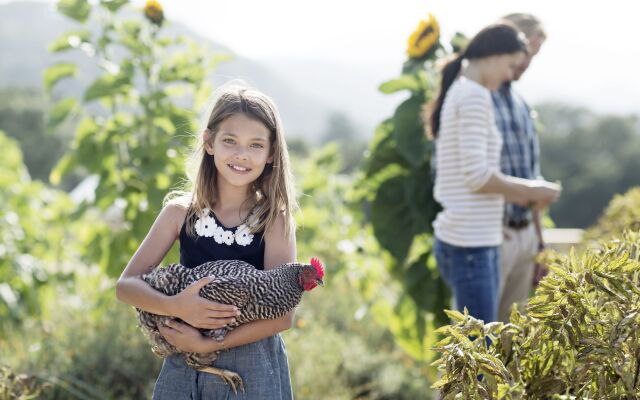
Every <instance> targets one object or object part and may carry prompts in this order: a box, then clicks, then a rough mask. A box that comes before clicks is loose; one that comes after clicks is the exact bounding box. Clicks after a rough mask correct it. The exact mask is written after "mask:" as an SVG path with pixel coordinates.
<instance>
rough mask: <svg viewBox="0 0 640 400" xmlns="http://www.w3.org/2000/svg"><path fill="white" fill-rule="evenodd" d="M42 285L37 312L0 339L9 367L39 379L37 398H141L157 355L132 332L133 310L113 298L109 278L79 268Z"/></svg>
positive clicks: (150, 384)
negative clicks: (70, 277) (41, 387)
mask: <svg viewBox="0 0 640 400" xmlns="http://www.w3.org/2000/svg"><path fill="white" fill-rule="evenodd" d="M42 290H43V292H44V293H43V301H42V307H43V310H42V313H41V316H40V317H39V318H33V319H31V318H29V319H27V320H26V321H25V324H24V327H23V329H22V332H23V333H20V331H12V332H9V333H8V335H7V336H6V340H5V341H3V342H0V355H1V356H2V359H3V360H4V361H5V362H7V363H10V365H11V366H12V367H13V368H14V370H16V371H17V370H19V371H29V374H30V375H34V376H36V377H37V378H38V381H39V382H41V383H47V387H46V388H45V389H44V390H43V392H42V393H41V394H40V396H39V397H38V398H39V399H141V398H149V397H150V395H151V389H152V387H153V383H154V381H155V379H156V378H157V375H158V372H159V370H160V365H161V360H160V359H159V358H157V357H156V356H155V355H153V353H152V352H151V350H150V349H149V346H148V342H147V340H146V338H145V337H144V336H143V335H142V334H141V332H140V330H139V329H138V327H137V319H136V316H135V311H134V310H133V309H132V308H131V307H128V306H126V305H124V304H122V303H119V302H118V301H117V300H116V299H115V296H114V281H113V279H110V278H108V277H106V276H105V275H104V273H103V272H101V271H100V270H98V269H96V268H93V269H85V270H83V271H78V272H77V273H76V274H75V277H74V279H73V280H70V281H68V282H66V283H61V284H56V285H54V284H51V285H47V286H46V287H43V289H42ZM24 332H28V333H29V334H28V335H25V334H24Z"/></svg>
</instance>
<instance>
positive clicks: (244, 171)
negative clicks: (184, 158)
mask: <svg viewBox="0 0 640 400" xmlns="http://www.w3.org/2000/svg"><path fill="white" fill-rule="evenodd" d="M205 135H207V133H205ZM270 136H271V135H270V132H269V129H268V128H267V127H266V126H265V125H264V124H263V123H262V122H260V121H258V120H255V119H252V118H249V117H248V116H246V115H245V114H234V115H232V116H231V117H228V118H227V119H225V120H224V121H222V122H221V123H220V126H219V127H218V131H217V132H215V133H214V137H215V138H214V140H213V144H211V143H210V141H207V140H206V139H207V136H205V138H204V139H205V150H206V152H207V153H208V154H209V155H212V156H213V159H214V163H215V166H216V169H217V172H218V183H219V184H224V183H228V184H230V185H233V186H244V187H248V186H249V185H251V183H253V182H254V181H255V180H256V179H258V177H259V176H260V174H262V171H264V168H265V166H266V165H267V163H271V162H273V155H272V154H271V142H270Z"/></svg>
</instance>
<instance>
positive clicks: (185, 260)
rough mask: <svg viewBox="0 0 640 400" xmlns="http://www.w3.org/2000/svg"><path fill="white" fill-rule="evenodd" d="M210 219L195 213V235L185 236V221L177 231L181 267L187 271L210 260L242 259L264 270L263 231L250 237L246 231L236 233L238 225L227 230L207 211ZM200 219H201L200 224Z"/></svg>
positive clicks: (193, 217)
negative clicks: (178, 234)
mask: <svg viewBox="0 0 640 400" xmlns="http://www.w3.org/2000/svg"><path fill="white" fill-rule="evenodd" d="M208 214H209V217H210V218H206V216H205V215H202V214H201V215H198V214H194V215H193V216H192V217H191V218H192V219H193V220H194V221H195V222H194V223H195V224H196V227H197V228H198V229H197V233H196V235H195V236H191V235H189V234H187V224H186V222H187V220H186V218H185V221H184V222H183V223H182V228H181V229H180V264H182V265H184V266H185V267H188V268H193V267H196V266H198V265H200V264H203V263H205V262H209V261H217V260H242V261H245V262H247V263H249V264H251V265H253V266H254V267H256V268H257V269H260V270H262V269H264V240H263V232H256V233H253V234H249V232H248V230H246V229H244V230H239V229H238V227H237V226H235V227H232V228H227V227H226V226H224V225H222V223H221V222H220V221H219V220H218V218H217V217H216V215H215V214H214V213H213V212H212V211H210V212H209V213H208ZM199 218H202V220H201V221H199Z"/></svg>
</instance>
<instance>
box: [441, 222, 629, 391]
mask: <svg viewBox="0 0 640 400" xmlns="http://www.w3.org/2000/svg"><path fill="white" fill-rule="evenodd" d="M550 263H551V271H552V272H551V273H550V274H549V275H548V276H547V277H545V278H544V279H543V280H542V281H541V283H540V286H539V287H538V289H537V290H536V293H535V296H534V297H533V298H531V299H530V300H529V302H528V305H527V308H526V310H527V314H526V315H524V316H523V315H521V314H520V313H519V312H518V311H517V309H516V308H514V309H513V311H512V314H511V320H510V323H508V324H502V323H497V322H494V323H489V324H486V325H483V323H482V322H481V321H478V320H476V319H474V318H472V317H470V316H469V315H467V313H466V312H465V313H464V314H463V313H460V312H456V311H454V312H448V314H449V316H450V317H451V318H452V320H453V324H452V325H450V326H446V327H443V328H441V329H440V332H441V333H443V334H445V335H446V337H445V338H444V339H443V340H442V341H441V342H440V343H438V345H437V349H438V351H440V352H441V353H442V356H441V358H440V359H439V360H438V361H437V362H436V364H437V365H438V366H439V368H440V369H441V370H442V378H441V379H440V380H439V381H438V382H436V383H435V384H434V386H433V387H434V388H439V389H441V390H442V395H443V396H444V398H445V399H453V398H459V397H460V396H461V397H462V398H465V399H487V398H489V399H543V398H544V399H547V398H558V399H560V398H563V399H569V398H572V399H573V398H581V399H582V398H589V399H635V398H638V397H639V396H640V335H639V334H638V332H640V329H639V328H640V232H637V231H636V232H627V233H625V234H624V236H623V240H617V241H613V242H609V243H602V248H601V249H600V250H587V251H586V252H585V253H584V254H582V255H581V256H578V255H576V253H575V252H572V253H571V255H569V256H557V255H556V256H555V257H552V259H551V260H550ZM487 340H488V341H490V345H489V346H487V345H486V343H487Z"/></svg>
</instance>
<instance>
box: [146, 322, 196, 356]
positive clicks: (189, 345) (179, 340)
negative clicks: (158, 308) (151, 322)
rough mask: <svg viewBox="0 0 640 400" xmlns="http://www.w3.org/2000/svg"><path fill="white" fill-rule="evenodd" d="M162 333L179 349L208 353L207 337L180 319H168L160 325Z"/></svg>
mask: <svg viewBox="0 0 640 400" xmlns="http://www.w3.org/2000/svg"><path fill="white" fill-rule="evenodd" d="M158 330H159V331H160V334H161V335H162V336H163V337H164V338H165V339H166V340H167V342H169V343H171V344H172V345H173V346H175V347H176V348H177V349H178V350H180V351H182V352H186V353H206V352H207V351H206V350H205V343H206V338H205V337H204V336H202V335H201V334H200V332H199V331H198V330H197V329H195V328H194V327H192V326H189V325H187V324H183V323H180V322H178V321H171V320H168V319H167V320H166V322H165V324H164V325H160V326H158Z"/></svg>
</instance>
